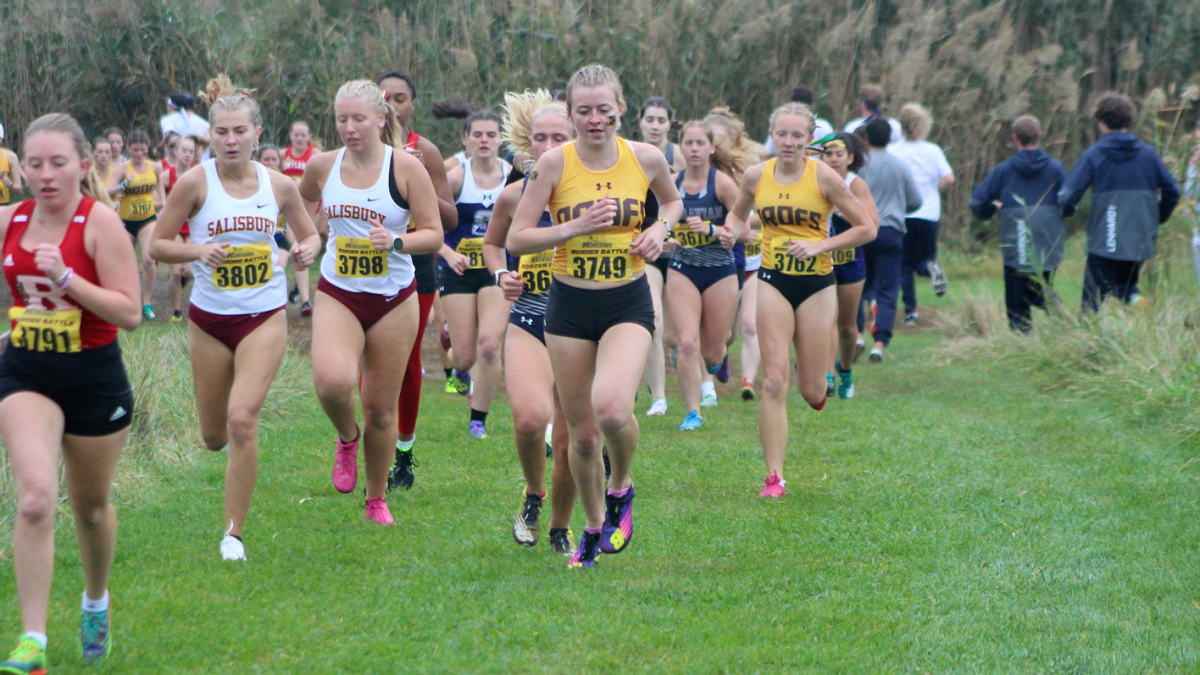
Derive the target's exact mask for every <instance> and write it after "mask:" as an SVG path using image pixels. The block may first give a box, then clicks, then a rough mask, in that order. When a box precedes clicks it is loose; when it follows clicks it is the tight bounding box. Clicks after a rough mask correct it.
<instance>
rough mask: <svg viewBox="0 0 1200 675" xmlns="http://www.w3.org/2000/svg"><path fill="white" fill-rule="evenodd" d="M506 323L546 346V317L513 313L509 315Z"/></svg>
mask: <svg viewBox="0 0 1200 675" xmlns="http://www.w3.org/2000/svg"><path fill="white" fill-rule="evenodd" d="M508 322H509V323H511V324H512V325H514V326H516V327H517V328H520V329H521V330H523V331H525V332H526V333H529V334H530V335H532V336H533V337H535V338H537V339H538V341H539V342H541V343H542V344H546V315H544V314H528V313H526V312H515V311H514V312H511V313H509V315H508Z"/></svg>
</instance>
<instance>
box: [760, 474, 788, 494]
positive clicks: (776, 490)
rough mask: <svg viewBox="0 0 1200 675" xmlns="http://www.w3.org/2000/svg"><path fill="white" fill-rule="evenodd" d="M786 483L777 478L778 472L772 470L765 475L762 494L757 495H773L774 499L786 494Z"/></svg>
mask: <svg viewBox="0 0 1200 675" xmlns="http://www.w3.org/2000/svg"><path fill="white" fill-rule="evenodd" d="M784 485H786V483H785V482H784V481H783V480H781V479H780V478H779V474H778V473H776V472H774V471H772V472H771V475H770V476H768V477H767V486H766V487H765V488H763V491H762V494H760V495H759V497H774V498H776V499H778V498H780V497H782V496H784V495H786V494H787V488H785V487H784Z"/></svg>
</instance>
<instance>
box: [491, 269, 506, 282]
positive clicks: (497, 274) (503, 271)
mask: <svg viewBox="0 0 1200 675" xmlns="http://www.w3.org/2000/svg"><path fill="white" fill-rule="evenodd" d="M501 274H508V270H496V274H495V275H494V276H495V277H496V285H497V286H499V285H500V275H501Z"/></svg>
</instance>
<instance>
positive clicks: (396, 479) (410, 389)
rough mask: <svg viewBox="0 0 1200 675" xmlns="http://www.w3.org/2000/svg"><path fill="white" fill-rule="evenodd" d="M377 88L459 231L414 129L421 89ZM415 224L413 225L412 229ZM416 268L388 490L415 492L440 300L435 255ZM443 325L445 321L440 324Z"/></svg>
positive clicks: (433, 160)
mask: <svg viewBox="0 0 1200 675" xmlns="http://www.w3.org/2000/svg"><path fill="white" fill-rule="evenodd" d="M376 84H378V85H379V88H380V89H382V90H383V93H384V95H385V96H386V98H387V103H388V105H389V106H391V107H392V112H393V113H394V114H395V115H396V123H397V125H398V126H399V129H400V134H399V135H398V136H397V137H396V140H398V141H400V142H401V147H403V149H404V151H405V152H407V153H409V154H410V155H412V156H413V157H415V158H416V159H417V160H418V161H420V162H421V165H422V166H424V167H425V171H427V172H428V173H429V178H430V180H431V181H432V182H433V191H434V193H436V194H437V198H438V214H439V215H440V216H441V220H442V227H443V228H446V229H454V228H456V227H458V210H457V209H456V208H455V207H454V196H453V194H452V193H451V192H450V184H449V183H447V182H446V168H445V164H444V163H443V162H442V152H441V151H440V150H438V147H437V146H436V145H434V144H433V142H432V141H430V140H429V139H428V138H424V137H422V136H421V135H420V134H418V133H417V132H415V131H413V130H412V129H411V128H409V120H410V119H411V118H412V114H413V111H414V110H415V109H416V105H417V85H416V83H414V82H413V79H412V78H411V77H409V76H408V75H405V74H404V73H400V72H396V71H392V72H390V73H385V74H384V75H383V76H382V77H380V78H379V79H378V80H377V81H376ZM412 226H413V223H412V222H411V221H410V222H409V228H410V231H411V228H412ZM412 261H413V267H414V268H415V274H416V277H417V305H418V320H417V338H416V340H415V341H414V342H413V348H412V352H410V353H409V355H408V366H407V367H406V368H405V369H404V384H403V385H401V387H400V401H399V422H398V423H397V425H398V427H399V431H400V435H399V437H398V439H397V440H396V462H395V464H394V465H393V466H392V470H391V471H390V472H389V473H388V489H389V490H390V489H392V488H394V487H397V486H399V487H402V488H404V489H405V490H408V489H411V488H412V486H413V481H415V480H416V474H414V473H413V469H414V468H415V467H416V460H415V459H414V457H413V444H414V443H415V442H416V439H417V415H418V414H419V413H420V411H421V382H422V380H424V377H423V375H422V372H421V371H422V368H421V343H422V341H423V340H424V338H425V326H426V325H427V324H428V323H429V311H430V309H432V308H433V306H434V301H435V300H436V299H437V262H436V261H435V259H434V255H433V254H432V253H424V254H419V255H414V256H412ZM437 325H438V326H441V325H442V322H440V321H439V322H437Z"/></svg>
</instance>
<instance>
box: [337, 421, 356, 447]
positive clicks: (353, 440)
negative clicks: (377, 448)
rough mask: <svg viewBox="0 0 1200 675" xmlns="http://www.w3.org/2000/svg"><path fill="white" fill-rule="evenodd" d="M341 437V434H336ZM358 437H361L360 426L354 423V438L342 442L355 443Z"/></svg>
mask: <svg viewBox="0 0 1200 675" xmlns="http://www.w3.org/2000/svg"><path fill="white" fill-rule="evenodd" d="M341 437H342V435H341V434H338V438H339V439H340V438H341ZM360 438H362V428H360V427H359V426H358V424H357V423H356V424H355V425H354V438H351V439H350V440H348V441H342V443H357V442H358V439H360Z"/></svg>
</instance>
